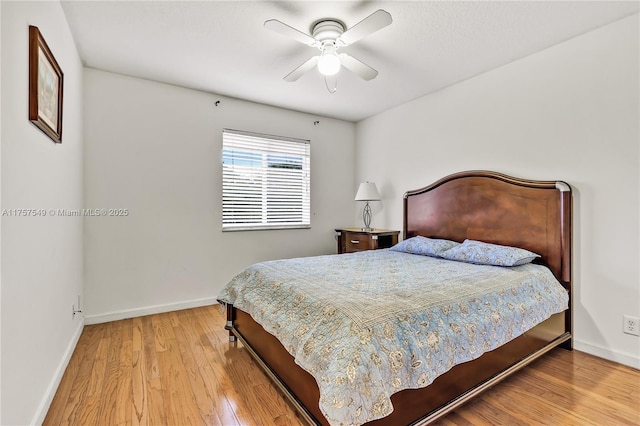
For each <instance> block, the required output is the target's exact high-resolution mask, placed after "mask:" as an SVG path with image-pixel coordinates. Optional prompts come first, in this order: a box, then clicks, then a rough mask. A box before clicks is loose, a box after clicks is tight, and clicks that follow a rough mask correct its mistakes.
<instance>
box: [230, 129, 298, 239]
mask: <svg viewBox="0 0 640 426" xmlns="http://www.w3.org/2000/svg"><path fill="white" fill-rule="evenodd" d="M310 169H311V164H310V144H309V141H308V140H303V139H292V138H285V137H280V136H271V135H261V134H257V133H249V132H241V131H237V130H229V129H224V130H223V133H222V230H223V231H234V230H248V229H282V228H309V227H310V224H311V222H310V204H311V203H310V194H309V193H310V175H311V170H310Z"/></svg>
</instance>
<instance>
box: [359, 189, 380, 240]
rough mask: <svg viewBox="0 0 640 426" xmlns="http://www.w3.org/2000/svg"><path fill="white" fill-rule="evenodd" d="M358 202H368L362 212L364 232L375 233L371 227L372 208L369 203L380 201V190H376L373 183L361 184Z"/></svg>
mask: <svg viewBox="0 0 640 426" xmlns="http://www.w3.org/2000/svg"><path fill="white" fill-rule="evenodd" d="M355 200H356V201H366V204H365V205H364V210H363V211H362V220H363V221H364V228H362V230H363V231H373V228H371V227H370V225H371V206H369V201H380V193H379V192H378V188H376V184H375V183H373V182H363V183H361V184H360V187H359V188H358V192H357V193H356V199H355Z"/></svg>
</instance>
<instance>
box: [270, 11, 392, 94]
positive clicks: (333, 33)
mask: <svg viewBox="0 0 640 426" xmlns="http://www.w3.org/2000/svg"><path fill="white" fill-rule="evenodd" d="M391 22H393V20H392V19H391V15H390V14H389V12H387V11H385V10H382V9H379V10H376V11H375V12H373V13H372V14H371V15H369V16H367V17H366V18H364V19H363V20H362V21H360V22H358V23H357V24H356V25H354V26H352V27H351V28H349V29H346V28H345V25H344V24H343V23H342V22H341V21H338V20H337V19H331V18H326V19H321V20H319V21H318V22H317V23H316V24H315V25H313V28H312V33H311V35H308V34H305V33H303V32H302V31H299V30H296V29H295V28H293V27H290V26H289V25H287V24H285V23H282V22H280V21H278V20H277V19H270V20H268V21H266V22H265V23H264V26H265V28H268V29H270V30H272V31H275V32H277V33H280V34H282V35H284V36H288V37H291V38H292V39H294V40H296V41H299V42H300V43H303V44H306V45H307V46H311V47H316V48H318V49H319V50H320V54H319V55H316V56H313V57H311V58H309V59H308V60H307V61H306V62H305V63H303V64H302V65H300V66H299V67H297V68H296V69H294V70H293V71H291V72H290V73H289V74H287V75H286V76H285V77H284V80H285V81H289V82H292V81H296V80H297V79H299V78H300V77H301V76H302V75H303V74H304V73H306V72H307V71H310V70H311V69H313V67H315V66H317V67H318V71H320V74H322V75H323V76H325V82H327V77H331V76H335V75H336V74H337V73H338V71H340V68H341V67H345V68H346V69H348V70H349V71H351V72H353V73H354V74H356V75H358V76H359V77H360V78H362V79H364V80H372V79H374V78H376V76H377V75H378V71H376V70H375V69H373V68H371V67H370V66H369V65H367V64H365V63H364V62H362V61H360V60H358V59H356V58H354V57H353V56H351V55H349V54H347V53H340V54H338V52H337V51H338V49H339V48H341V47H345V46H349V45H350V44H353V43H355V42H357V41H358V40H360V39H362V38H364V37H366V36H368V35H369V34H372V33H374V32H376V31H378V30H380V29H382V28H384V27H386V26H387V25H389V24H391ZM334 83H335V82H334ZM334 86H335V84H334ZM327 89H328V90H329V92H331V93H333V92H335V87H334V90H331V89H330V88H329V84H328V82H327Z"/></svg>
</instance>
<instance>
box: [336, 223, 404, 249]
mask: <svg viewBox="0 0 640 426" xmlns="http://www.w3.org/2000/svg"><path fill="white" fill-rule="evenodd" d="M399 233H400V231H392V230H389V229H374V230H371V231H362V230H361V229H359V228H338V229H336V235H337V237H338V253H353V252H356V251H364V250H377V249H381V248H389V247H391V246H393V245H394V244H396V243H397V242H398V234H399Z"/></svg>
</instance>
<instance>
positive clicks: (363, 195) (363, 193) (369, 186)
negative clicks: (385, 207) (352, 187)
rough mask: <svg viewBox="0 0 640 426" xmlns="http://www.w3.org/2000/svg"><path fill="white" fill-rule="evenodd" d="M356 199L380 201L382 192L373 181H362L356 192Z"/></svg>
mask: <svg viewBox="0 0 640 426" xmlns="http://www.w3.org/2000/svg"><path fill="white" fill-rule="evenodd" d="M355 200H356V201H380V193H379V192H378V188H376V184H375V183H373V182H362V183H361V184H360V187H359V188H358V192H357V193H356V199H355Z"/></svg>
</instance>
